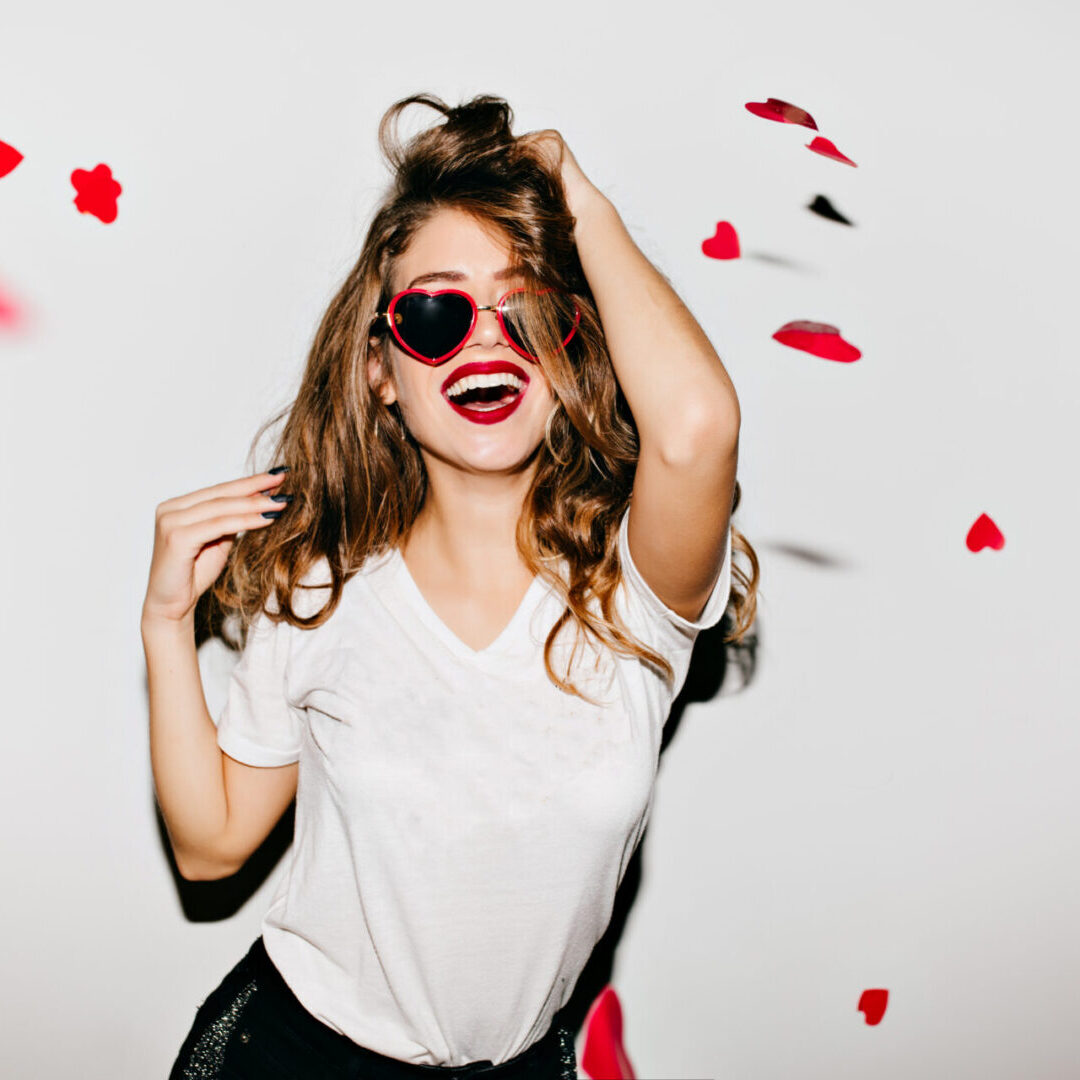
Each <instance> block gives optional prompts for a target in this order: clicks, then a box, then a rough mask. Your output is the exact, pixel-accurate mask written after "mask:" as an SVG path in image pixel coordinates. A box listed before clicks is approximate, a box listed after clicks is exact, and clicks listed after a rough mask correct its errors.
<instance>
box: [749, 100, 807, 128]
mask: <svg viewBox="0 0 1080 1080" xmlns="http://www.w3.org/2000/svg"><path fill="white" fill-rule="evenodd" d="M746 108H747V111H748V112H752V113H753V114H754V115H755V116H760V117H761V118H762V120H777V121H779V122H780V123H781V124H802V126H803V127H808V128H813V129H814V131H817V129H818V126H817V124H815V123H814V118H813V117H812V116H811V115H810V114H809V113H808V112H807V111H806V110H805V109H800V108H799V106H798V105H789V104H788V103H787V102H786V101H781V100H780V99H779V98H774V97H771V98H769V100H768V101H748V102H747V103H746Z"/></svg>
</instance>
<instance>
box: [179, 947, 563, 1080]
mask: <svg viewBox="0 0 1080 1080" xmlns="http://www.w3.org/2000/svg"><path fill="white" fill-rule="evenodd" d="M443 1077H447V1078H453V1080H458V1078H464V1077H468V1078H469V1080H472V1078H473V1077H476V1078H477V1080H577V1061H576V1058H575V1056H574V1036H573V1032H572V1031H571V1030H570V1029H569V1028H568V1027H566V1026H564V1025H563V1024H562V1023H561V1021H560V1016H559V1014H556V1016H555V1020H554V1022H553V1023H552V1025H551V1027H550V1028H549V1029H548V1032H547V1034H546V1035H544V1036H543V1037H542V1038H541V1039H539V1040H538V1041H537V1042H535V1043H533V1045H532V1046H530V1047H528V1049H526V1050H523V1051H522V1052H521V1053H520V1054H518V1055H517V1056H516V1057H513V1058H511V1059H510V1060H509V1061H504V1062H503V1063H502V1064H501V1065H493V1064H492V1063H491V1062H490V1061H474V1062H470V1063H469V1064H468V1065H456V1066H449V1065H415V1064H412V1063H411V1062H407V1061H400V1060H399V1059H397V1058H391V1057H386V1056H385V1055H384V1054H379V1053H376V1052H375V1051H374V1050H369V1049H367V1048H366V1047H364V1046H360V1045H359V1044H358V1043H354V1042H353V1041H352V1040H351V1039H349V1038H348V1037H347V1036H345V1035H342V1034H341V1033H340V1032H337V1031H334V1029H333V1028H331V1027H328V1026H327V1025H326V1024H324V1023H323V1022H322V1021H321V1020H319V1019H317V1018H316V1017H315V1016H313V1015H312V1014H311V1013H309V1012H308V1011H307V1009H305V1008H304V1006H303V1005H302V1004H301V1003H300V1001H299V1000H298V998H297V997H296V995H295V994H294V993H293V992H292V990H290V989H289V985H288V983H286V982H285V980H284V979H283V978H282V977H281V973H280V972H279V971H278V969H277V968H276V967H274V964H273V961H272V960H271V959H270V957H269V955H268V954H267V952H266V948H265V946H264V945H263V940H262V937H261V936H259V937H258V938H256V939H255V943H254V944H253V945H252V946H251V948H250V949H249V950H248V952H247V955H246V956H245V957H244V958H243V959H242V960H241V961H240V962H239V963H238V964H237V965H236V966H235V967H234V968H233V969H232V971H230V972H229V973H228V974H227V975H226V976H225V978H224V979H222V981H221V983H220V984H219V985H218V986H217V988H216V989H215V990H213V991H212V992H211V994H210V996H209V997H208V998H207V999H206V1000H205V1001H204V1002H203V1003H202V1005H201V1006H200V1007H199V1010H198V1012H196V1014H195V1022H194V1023H193V1024H192V1026H191V1030H190V1031H189V1032H188V1034H187V1038H186V1039H184V1043H183V1045H182V1046H181V1047H180V1053H179V1055H178V1056H177V1058H176V1061H175V1062H174V1063H173V1067H172V1071H171V1072H170V1073H169V1080H211V1078H216V1080H421V1078H423V1080H441V1078H443Z"/></svg>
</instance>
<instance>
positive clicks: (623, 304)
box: [568, 184, 739, 457]
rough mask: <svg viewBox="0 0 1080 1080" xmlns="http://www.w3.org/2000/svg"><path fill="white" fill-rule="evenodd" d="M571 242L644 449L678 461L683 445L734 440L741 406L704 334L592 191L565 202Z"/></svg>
mask: <svg viewBox="0 0 1080 1080" xmlns="http://www.w3.org/2000/svg"><path fill="white" fill-rule="evenodd" d="M568 198H569V202H570V209H571V212H572V213H573V214H574V216H575V218H576V219H577V224H576V225H575V228H574V236H575V240H576V242H577V248H578V254H579V256H580V258H581V264H582V268H583V269H584V271H585V276H586V278H587V280H588V282H589V287H590V288H591V289H592V293H593V296H594V297H595V299H596V305H597V309H598V311H599V313H600V320H601V322H602V323H603V327H604V336H605V337H606V339H607V343H608V350H609V352H610V354H611V361H612V365H613V366H614V368H615V375H616V377H617V378H618V380H619V385H620V386H621V388H622V391H623V393H624V395H625V396H626V400H627V404H628V405H629V406H630V411H631V412H632V413H633V416H634V422H635V424H636V426H637V429H638V434H639V436H640V438H641V442H642V446H643V448H644V447H646V446H649V447H652V448H653V449H658V450H661V451H667V450H669V449H670V451H671V456H673V457H679V456H681V450H682V446H683V444H684V442H685V441H686V440H689V439H699V438H701V435H702V433H703V432H706V433H709V436H708V437H709V439H710V441H715V440H716V439H717V438H718V437H719V438H720V439H721V441H722V439H723V437H724V434H725V433H726V432H728V431H730V437H731V440H732V441H734V440H735V439H736V438H737V435H738V428H739V405H738V398H737V397H736V394H735V387H734V385H733V384H732V381H731V379H730V377H729V376H728V373H727V371H726V370H725V368H724V365H723V364H722V363H721V361H720V357H719V356H718V355H717V353H716V350H715V349H714V348H713V347H712V344H711V343H710V342H709V339H708V337H707V336H706V335H705V332H704V330H702V328H701V326H700V325H699V324H698V322H697V320H696V319H695V318H694V317H693V315H691V313H690V311H689V309H688V308H687V307H686V305H685V304H684V303H683V302H682V300H680V299H679V296H678V295H677V294H676V292H675V291H674V289H672V288H671V286H670V285H669V284H668V283H667V281H665V280H664V278H663V276H662V275H661V274H660V272H659V271H658V270H657V269H656V268H655V267H654V266H653V265H652V263H651V262H649V260H648V259H647V258H646V257H645V255H644V254H643V253H642V252H641V250H640V249H639V248H638V246H637V244H635V243H634V240H633V238H632V237H631V236H630V234H629V232H628V231H627V229H626V226H625V225H624V224H623V221H622V218H621V217H620V216H619V213H618V211H617V210H616V209H615V206H614V205H613V204H612V203H611V201H610V200H609V199H607V198H606V196H604V195H603V194H602V193H601V192H600V191H599V189H597V188H596V187H594V186H593V185H592V184H588V185H584V184H582V185H579V186H578V187H576V188H575V189H574V190H573V191H572V192H571V193H569V195H568Z"/></svg>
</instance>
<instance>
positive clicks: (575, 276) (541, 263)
mask: <svg viewBox="0 0 1080 1080" xmlns="http://www.w3.org/2000/svg"><path fill="white" fill-rule="evenodd" d="M412 105H423V106H427V107H429V108H430V109H433V110H435V111H436V112H437V113H439V114H441V116H442V120H441V122H439V123H436V124H435V125H434V126H433V127H429V128H425V129H423V130H421V131H419V132H418V133H416V134H414V135H412V136H411V137H409V138H408V139H404V140H403V139H402V138H400V137H399V135H398V125H399V122H400V119H401V115H402V113H403V112H404V110H405V109H407V108H408V107H409V106H412ZM512 120H513V113H512V111H511V108H510V106H509V104H508V103H507V102H506V101H505V100H503V99H502V98H500V97H495V96H492V95H489V94H481V95H478V96H476V97H474V98H472V99H471V100H469V101H466V102H464V103H463V104H461V105H457V106H454V107H451V106H449V105H447V104H446V103H445V102H444V101H442V100H441V99H440V98H438V97H435V96H434V95H432V94H428V93H421V94H413V95H411V96H409V97H406V98H402V99H401V100H399V101H397V102H395V103H394V104H393V105H391V106H390V108H389V109H387V111H386V112H385V114H384V115H383V117H382V120H381V122H380V124H379V132H378V140H379V146H380V148H381V151H382V153H383V156H384V158H385V160H386V161H387V163H388V165H389V167H390V170H391V179H390V182H389V184H388V186H387V189H386V191H385V193H384V195H383V197H382V199H381V201H380V203H379V205H378V206H377V208H376V210H375V212H374V215H373V217H372V220H371V223H370V225H369V227H368V229H367V233H366V236H365V237H364V241H363V243H362V245H361V248H360V252H359V255H358V257H357V259H356V262H355V264H354V265H353V267H352V269H351V270H350V271H349V272H348V274H347V275H346V277H345V280H344V281H343V282H342V284H341V285H340V287H339V288H338V290H337V292H336V293H335V295H334V296H333V298H332V299H331V300H330V303H329V305H328V307H327V309H326V311H325V313H324V314H323V316H322V318H321V320H320V323H319V326H318V328H317V330H316V332H315V336H314V340H313V342H312V344H311V347H310V349H309V351H308V355H307V360H306V363H305V366H304V370H303V373H302V376H301V380H300V386H299V390H298V392H297V394H296V397H295V399H294V400H293V401H292V402H291V403H290V404H288V405H287V406H286V407H285V408H284V409H282V410H280V411H279V412H278V413H277V414H276V415H274V416H272V417H271V418H270V419H268V420H267V421H266V422H265V423H264V424H263V425H262V426H261V427H260V428H259V430H258V432H257V433H256V435H255V437H254V439H253V441H252V445H251V449H250V452H249V460H250V462H251V467H252V468H254V460H255V457H256V451H257V447H258V444H259V441H260V439H261V438H262V436H263V435H264V434H265V433H266V432H267V431H269V430H270V429H271V428H273V427H275V426H276V425H277V424H278V423H279V422H280V421H282V420H284V425H283V427H282V428H281V431H280V434H279V435H278V436H277V438H276V442H275V445H274V448H273V453H272V454H271V455H270V459H271V460H272V461H273V462H274V463H277V464H284V465H288V466H289V473H288V478H289V479H288V481H287V484H288V490H289V491H290V492H291V493H292V494H293V500H292V502H290V503H288V504H286V506H285V509H284V512H283V514H282V516H281V518H280V519H279V520H278V521H277V522H276V523H275V524H274V525H273V526H270V527H268V528H261V529H254V530H249V531H247V532H244V533H243V534H241V535H240V536H239V538H238V539H237V541H236V543H235V544H234V546H233V548H232V550H231V551H230V553H229V559H228V561H227V563H226V566H225V568H224V570H223V571H222V574H221V575H220V577H219V578H218V580H217V581H216V582H215V584H214V586H213V589H212V590H211V592H212V603H213V604H215V605H217V607H218V609H219V610H220V611H222V612H227V613H228V612H235V613H237V614H238V615H239V617H240V622H241V625H242V627H243V628H244V631H245V633H246V629H247V627H248V626H250V623H251V622H252V621H253V619H254V618H256V617H257V616H258V614H259V613H260V612H265V613H266V615H267V617H269V618H272V619H274V620H275V621H278V620H281V619H284V620H287V621H288V622H290V623H292V624H293V625H295V626H298V627H302V628H312V627H315V626H319V625H321V624H322V623H323V622H325V621H326V620H327V619H328V618H329V617H330V616H331V615H332V614H333V612H334V610H335V609H336V607H337V605H338V603H339V601H340V598H341V592H342V588H343V586H344V584H345V582H346V581H348V580H349V578H351V577H352V576H353V575H354V574H355V573H356V572H357V571H358V570H359V568H360V567H361V566H362V564H363V562H364V560H365V559H366V558H367V557H368V556H371V555H375V554H379V553H381V552H383V551H385V550H386V549H387V547H389V546H399V545H400V544H401V542H402V541H403V540H404V538H405V536H406V535H407V533H408V531H409V529H410V527H411V526H412V523H413V521H414V520H415V519H416V516H417V514H418V512H419V510H420V507H421V506H422V505H423V501H424V496H425V492H426V489H427V473H426V469H425V466H424V462H423V458H422V456H421V453H420V449H419V446H418V444H417V443H416V441H415V439H413V438H412V436H411V434H410V432H409V431H408V428H407V427H406V425H405V423H404V421H403V418H402V414H401V410H400V408H399V407H398V405H397V403H396V402H395V403H394V404H392V405H389V406H388V405H385V404H384V403H383V401H382V399H381V397H380V396H379V394H378V393H377V389H376V388H375V387H373V386H372V385H371V384H370V382H369V378H368V369H369V361H371V363H372V365H373V366H374V367H375V368H376V369H377V370H378V371H379V372H380V376H379V378H380V379H385V378H388V377H390V372H389V370H388V368H387V367H386V365H385V362H384V359H383V356H384V349H383V346H384V345H385V341H386V337H387V335H388V332H389V331H388V328H387V327H386V325H385V320H383V321H381V322H380V321H379V320H377V319H376V313H377V312H379V311H385V310H386V308H385V305H386V304H387V303H388V302H389V299H390V296H391V295H392V294H391V283H392V278H393V271H394V267H395V264H396V261H397V259H398V258H399V257H400V256H401V254H402V252H404V251H405V250H406V248H407V247H408V246H409V243H410V241H411V239H412V237H413V236H415V234H416V232H417V230H418V229H419V228H420V227H421V226H422V225H423V224H424V223H425V222H426V221H427V220H428V219H429V218H430V217H431V216H432V215H433V214H434V213H436V212H437V211H439V210H441V209H445V208H453V209H457V210H460V211H464V212H466V213H468V214H470V215H472V216H473V217H474V218H475V220H477V222H479V223H480V224H481V225H483V226H484V227H485V228H489V229H491V230H493V231H494V234H495V235H498V236H499V237H501V238H505V240H506V242H507V244H508V246H509V249H510V252H511V258H512V261H513V264H514V265H515V267H516V268H519V269H520V272H521V274H522V276H523V280H524V281H525V282H526V284H532V285H534V286H539V285H545V286H546V285H555V286H558V288H559V289H561V290H565V293H566V294H567V297H568V298H569V299H567V300H566V301H565V302H567V303H576V305H577V307H578V309H579V311H580V313H581V319H580V322H579V324H578V328H577V332H576V333H575V335H574V337H573V338H572V339H571V341H570V343H569V344H568V345H567V346H566V347H565V348H562V347H561V339H560V335H559V333H558V327H557V322H558V320H557V318H556V315H555V314H554V313H553V310H552V308H551V307H550V306H542V305H539V304H538V303H537V302H536V300H535V297H532V296H531V295H530V294H526V296H525V307H524V332H525V336H526V338H527V340H528V342H529V344H530V350H531V351H532V352H533V353H534V354H535V355H536V356H537V362H538V363H539V365H540V366H541V368H542V369H543V371H544V374H545V376H546V377H547V380H548V383H549V385H550V387H551V393H552V396H553V398H554V401H555V405H554V408H553V410H552V413H551V416H550V417H549V421H548V425H547V429H546V432H545V438H544V441H543V442H542V443H541V445H540V448H539V450H538V452H537V457H536V461H535V469H534V474H533V478H532V481H531V483H530V486H529V489H528V492H527V494H526V496H525V499H524V503H523V506H522V512H521V516H520V518H519V520H518V526H517V532H516V543H517V548H518V552H519V554H520V556H521V558H522V560H523V561H524V563H525V564H526V566H527V567H528V568H529V569H530V570H531V571H532V572H533V573H534V574H540V575H542V576H543V577H544V578H545V580H546V581H547V582H548V583H549V584H550V586H551V587H552V588H553V589H554V590H555V591H556V592H557V593H558V595H559V596H560V597H561V598H562V600H563V601H564V603H565V609H564V611H563V613H562V616H561V617H560V619H559V620H558V621H557V622H556V623H555V625H554V626H553V627H552V629H551V632H550V633H549V635H548V638H547V641H546V643H545V649H544V664H545V668H546V670H547V672H548V675H549V677H550V678H551V679H552V681H553V682H555V683H556V685H558V686H560V687H561V688H562V689H564V690H566V691H567V692H569V693H573V694H577V695H578V696H581V697H586V695H584V694H582V693H581V692H580V690H579V689H578V688H577V687H576V686H575V685H574V684H573V682H572V681H571V678H570V676H571V669H572V668H573V665H574V661H575V658H576V656H577V654H578V649H579V647H580V646H581V645H582V644H583V643H584V639H585V638H591V639H592V640H593V641H594V642H596V643H598V644H600V645H602V646H606V647H607V648H610V649H612V650H614V651H616V652H619V653H622V654H624V655H633V656H637V657H639V658H640V659H641V660H643V661H645V662H648V663H651V664H654V665H656V666H657V667H658V668H659V669H660V670H661V671H662V672H663V673H664V675H665V676H667V677H669V678H670V677H671V674H672V669H671V667H670V665H669V664H668V662H667V661H666V660H665V659H664V658H663V657H662V656H660V655H659V654H658V653H656V652H655V651H653V650H651V649H649V648H648V647H647V646H645V645H644V644H642V643H641V642H639V641H637V640H636V639H635V638H634V637H633V636H632V635H630V634H629V632H628V631H627V630H626V628H625V626H624V625H623V624H622V622H621V620H620V619H619V617H618V615H617V613H616V610H615V605H614V598H615V591H616V588H617V586H618V583H619V580H620V576H621V568H620V566H619V558H618V551H617V540H618V527H619V524H620V521H621V518H622V514H623V512H624V511H625V509H626V506H627V504H628V502H629V499H630V494H631V490H632V487H633V478H634V471H635V468H636V464H637V453H638V440H637V430H636V428H635V426H634V421H633V416H632V415H631V413H630V410H629V408H628V406H627V403H626V400H625V398H624V397H623V395H622V393H621V390H620V388H619V385H618V381H617V379H616V377H615V371H614V368H613V366H612V364H611V359H610V356H609V354H608V350H607V342H606V340H605V338H604V333H603V328H602V326H601V323H600V317H599V314H598V312H597V308H596V303H595V300H594V298H593V295H592V292H591V290H590V288H589V284H588V281H587V280H586V278H585V274H584V270H583V269H582V266H581V261H580V258H579V256H578V251H577V246H576V243H575V240H574V218H573V216H572V214H571V212H570V209H569V207H568V205H567V201H566V194H565V191H564V190H563V186H562V180H561V178H560V177H559V176H558V175H555V174H553V173H552V172H551V171H550V169H549V167H548V166H547V164H546V163H545V161H544V160H543V159H542V158H541V157H540V156H539V155H538V154H537V153H536V152H535V150H534V149H533V147H532V146H531V145H530V144H529V143H528V141H526V140H522V139H521V138H520V137H518V136H515V135H514V134H513V132H512V130H511V124H512ZM550 295H552V294H549V296H550ZM556 302H557V303H558V302H562V301H556ZM738 501H739V486H738V484H736V486H735V498H734V504H733V510H734V506H737V505H738ZM733 543H734V544H735V545H736V546H737V547H738V548H739V549H740V550H742V551H744V552H745V553H746V554H747V556H748V558H749V559H750V563H751V567H752V574H753V576H752V578H751V577H748V576H747V575H746V574H745V573H744V572H743V571H742V570H741V569H740V568H738V567H734V566H733V568H732V576H733V590H732V598H731V601H730V602H729V603H730V604H733V605H734V608H735V613H736V626H735V629H734V631H733V633H732V634H731V635H730V636H729V638H728V639H727V640H732V641H738V640H740V639H741V637H742V636H743V635H744V634H745V633H746V631H747V630H748V629H749V626H750V624H751V622H752V621H753V615H754V607H755V589H756V583H757V578H758V564H757V558H756V555H755V554H754V551H753V548H752V547H750V545H749V543H748V542H747V541H746V540H745V538H743V537H742V535H741V534H740V533H739V532H738V531H737V530H735V531H734V532H733ZM737 584H741V585H743V586H745V591H738V590H737V589H736V588H735V587H734V586H735V585H737ZM568 625H569V626H572V627H573V628H574V629H575V631H576V637H575V645H574V648H573V650H572V652H571V653H570V658H569V660H568V662H567V665H566V670H565V673H564V674H559V673H557V672H556V671H555V669H554V667H553V664H552V656H553V649H554V645H555V643H556V641H557V639H558V638H559V635H560V634H561V632H562V630H563V628H564V627H566V626H568Z"/></svg>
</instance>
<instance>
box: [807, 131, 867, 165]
mask: <svg viewBox="0 0 1080 1080" xmlns="http://www.w3.org/2000/svg"><path fill="white" fill-rule="evenodd" d="M806 149H807V150H813V151H814V153H815V154H820V155H821V156H822V157H827V158H832V159H833V161H841V162H843V163H844V164H845V165H850V166H851V167H852V168H854V169H857V168H858V167H859V166H858V165H856V164H855V162H854V161H852V160H851V158H849V157H844V155H843V154H841V153H840V151H839V150H837V149H836V147H835V146H834V145H833V144H832V143H831V142H829V140H828V139H826V138H824V137H823V136H821V135H818V136H817V138H816V139H814V141H813V142H810V143H807V144H806Z"/></svg>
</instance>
